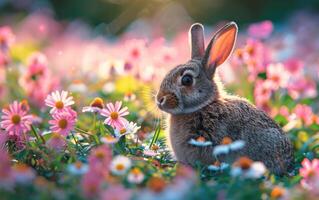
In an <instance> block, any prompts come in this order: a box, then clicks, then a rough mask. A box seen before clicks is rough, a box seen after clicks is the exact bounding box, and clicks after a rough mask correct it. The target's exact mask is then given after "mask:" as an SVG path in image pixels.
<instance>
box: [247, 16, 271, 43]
mask: <svg viewBox="0 0 319 200" xmlns="http://www.w3.org/2000/svg"><path fill="white" fill-rule="evenodd" d="M273 28H274V27H273V24H272V22H271V21H269V20H266V21H262V22H259V23H254V24H251V25H250V26H249V27H248V34H249V35H250V36H252V37H255V38H258V39H265V38H267V37H269V35H270V34H271V33H272V31H273Z"/></svg>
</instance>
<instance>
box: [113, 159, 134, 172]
mask: <svg viewBox="0 0 319 200" xmlns="http://www.w3.org/2000/svg"><path fill="white" fill-rule="evenodd" d="M131 165H132V162H131V160H130V159H129V158H128V157H126V156H122V155H118V156H115V157H114V158H113V160H112V162H111V166H110V169H111V172H112V173H113V174H114V175H124V174H125V173H126V172H127V170H128V169H129V168H130V167H131Z"/></svg>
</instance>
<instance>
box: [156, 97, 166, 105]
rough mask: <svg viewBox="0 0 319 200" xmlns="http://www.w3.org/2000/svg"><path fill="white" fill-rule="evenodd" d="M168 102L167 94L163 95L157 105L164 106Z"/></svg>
mask: <svg viewBox="0 0 319 200" xmlns="http://www.w3.org/2000/svg"><path fill="white" fill-rule="evenodd" d="M165 102H166V96H162V97H160V98H158V99H157V105H159V106H163V105H164V104H165Z"/></svg>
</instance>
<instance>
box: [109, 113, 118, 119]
mask: <svg viewBox="0 0 319 200" xmlns="http://www.w3.org/2000/svg"><path fill="white" fill-rule="evenodd" d="M110 117H111V119H113V120H117V119H118V118H119V114H118V113H117V112H112V113H111V115H110Z"/></svg>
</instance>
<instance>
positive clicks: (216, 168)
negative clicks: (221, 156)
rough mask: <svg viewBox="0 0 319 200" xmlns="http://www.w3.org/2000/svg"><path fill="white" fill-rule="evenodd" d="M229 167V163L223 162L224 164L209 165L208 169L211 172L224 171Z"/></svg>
mask: <svg viewBox="0 0 319 200" xmlns="http://www.w3.org/2000/svg"><path fill="white" fill-rule="evenodd" d="M228 167H229V164H228V163H224V162H222V163H217V164H212V165H209V166H208V167H207V169H209V170H211V171H223V170H225V169H227V168H228Z"/></svg>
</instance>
